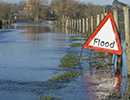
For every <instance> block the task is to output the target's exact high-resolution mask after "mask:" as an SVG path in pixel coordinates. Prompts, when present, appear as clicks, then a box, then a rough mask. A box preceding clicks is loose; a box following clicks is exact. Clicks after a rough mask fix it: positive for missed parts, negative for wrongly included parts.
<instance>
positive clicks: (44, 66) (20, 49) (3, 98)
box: [0, 22, 89, 100]
mask: <svg viewBox="0 0 130 100" xmlns="http://www.w3.org/2000/svg"><path fill="white" fill-rule="evenodd" d="M75 36H79V35H78V34H76V35H75ZM70 37H71V35H70V34H66V33H63V32H58V31H57V32H56V30H54V28H53V26H52V25H49V24H48V23H47V22H46V23H43V24H40V25H33V24H17V25H16V26H15V28H13V29H11V30H8V31H2V32H0V48H1V49H0V59H1V60H0V100H44V96H52V97H56V98H57V99H56V100H66V99H68V100H89V96H88V95H87V92H86V91H87V89H86V88H84V85H83V80H81V78H80V77H77V78H75V79H73V80H70V81H67V82H66V81H63V82H50V81H48V80H49V79H51V78H52V77H53V76H55V75H57V74H58V75H59V74H62V73H63V72H65V71H64V70H63V69H62V68H61V67H59V66H60V63H61V62H60V61H61V59H62V58H63V56H64V55H66V54H67V53H68V52H72V53H73V52H74V53H79V52H80V48H74V49H73V48H72V47H70V44H72V43H73V41H71V40H69V38H70ZM77 42H80V41H77Z"/></svg>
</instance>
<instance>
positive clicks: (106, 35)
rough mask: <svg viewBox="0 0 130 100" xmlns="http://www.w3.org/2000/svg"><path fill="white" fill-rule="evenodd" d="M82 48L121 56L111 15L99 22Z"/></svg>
mask: <svg viewBox="0 0 130 100" xmlns="http://www.w3.org/2000/svg"><path fill="white" fill-rule="evenodd" d="M83 48H91V49H95V50H96V51H103V52H109V53H113V54H118V55H121V53H122V50H121V44H120V40H119V34H118V32H117V30H116V24H115V21H114V18H113V16H112V14H111V13H108V14H107V15H106V17H105V18H104V19H103V20H102V21H101V23H100V25H99V26H98V27H97V29H96V31H95V32H94V33H93V34H92V35H91V36H90V37H89V39H88V40H87V41H86V43H85V44H84V45H83Z"/></svg>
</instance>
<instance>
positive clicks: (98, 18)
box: [97, 14, 100, 26]
mask: <svg viewBox="0 0 130 100" xmlns="http://www.w3.org/2000/svg"><path fill="white" fill-rule="evenodd" d="M99 23H100V15H99V14H98V15H97V26H98V25H99Z"/></svg>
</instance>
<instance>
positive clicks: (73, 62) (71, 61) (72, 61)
mask: <svg viewBox="0 0 130 100" xmlns="http://www.w3.org/2000/svg"><path fill="white" fill-rule="evenodd" d="M78 65H79V57H78V56H77V55H76V54H75V53H68V54H66V55H65V56H64V57H63V58H62V59H61V60H60V67H66V68H72V67H74V66H78Z"/></svg>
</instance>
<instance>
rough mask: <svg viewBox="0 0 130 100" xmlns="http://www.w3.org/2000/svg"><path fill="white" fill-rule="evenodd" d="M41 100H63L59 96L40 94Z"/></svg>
mask: <svg viewBox="0 0 130 100" xmlns="http://www.w3.org/2000/svg"><path fill="white" fill-rule="evenodd" d="M40 100H61V99H60V98H59V97H52V96H40Z"/></svg>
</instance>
